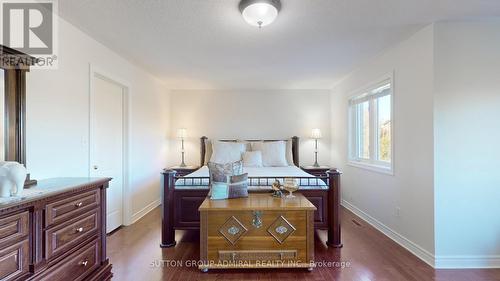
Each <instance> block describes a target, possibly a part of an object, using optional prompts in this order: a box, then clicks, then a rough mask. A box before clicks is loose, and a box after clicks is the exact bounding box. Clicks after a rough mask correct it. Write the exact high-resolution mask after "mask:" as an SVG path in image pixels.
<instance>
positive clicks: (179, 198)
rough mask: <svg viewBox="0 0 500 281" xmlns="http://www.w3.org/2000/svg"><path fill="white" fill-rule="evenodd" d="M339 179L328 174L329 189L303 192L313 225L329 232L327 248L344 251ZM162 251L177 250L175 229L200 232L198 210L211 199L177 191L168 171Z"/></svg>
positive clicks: (336, 174) (163, 191)
mask: <svg viewBox="0 0 500 281" xmlns="http://www.w3.org/2000/svg"><path fill="white" fill-rule="evenodd" d="M340 175H341V172H340V171H339V170H337V169H332V170H330V171H328V185H329V188H328V189H304V190H301V191H300V193H302V194H303V195H304V196H305V197H306V198H307V199H309V201H311V203H313V204H314V206H316V208H317V210H316V211H315V213H314V224H315V228H317V229H328V241H327V245H329V246H332V247H342V243H341V239H340V238H341V237H340ZM161 178H162V179H161V200H162V201H161V202H162V206H161V215H162V235H161V239H162V240H161V244H160V246H161V247H162V248H165V247H172V246H175V244H176V242H175V230H176V229H183V230H189V229H199V228H200V217H199V212H198V207H199V206H200V205H201V203H202V202H203V200H205V198H206V196H207V195H208V189H200V188H192V189H189V188H182V189H176V188H175V181H176V172H175V171H173V170H165V171H163V172H162V175H161Z"/></svg>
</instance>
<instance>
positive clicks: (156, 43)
mask: <svg viewBox="0 0 500 281" xmlns="http://www.w3.org/2000/svg"><path fill="white" fill-rule="evenodd" d="M281 1H282V10H281V12H280V14H279V16H278V18H277V20H276V21H275V22H274V23H273V24H271V25H269V26H267V27H264V28H262V29H261V30H259V29H258V28H255V27H253V26H250V25H248V24H247V23H245V21H244V20H243V18H242V17H241V14H240V13H239V10H238V3H239V0H149V1H147V0H146V1H139V0H136V1H133V0H106V1H103V0H85V1H82V0H64V1H59V10H60V14H61V16H62V17H63V18H64V19H66V20H67V21H69V22H71V23H73V24H74V25H75V26H77V27H78V28H80V29H82V30H83V31H85V32H86V33H88V34H89V35H90V36H92V37H93V38H95V39H96V40H98V41H100V42H102V43H103V44H105V45H106V46H108V47H109V48H111V49H113V50H115V51H117V52H118V53H120V54H121V55H122V56H124V57H126V58H128V59H129V60H131V61H132V62H134V63H136V64H139V65H141V66H142V67H144V68H145V69H147V70H148V71H149V72H151V73H152V74H154V75H155V76H157V77H159V78H160V79H162V80H163V81H165V83H166V84H167V86H168V87H169V88H172V89H243V88H246V89H265V88H267V89H329V88H331V87H332V86H333V85H334V84H335V82H336V81H338V80H339V79H341V78H342V77H343V76H345V75H346V74H348V73H349V72H350V71H352V70H353V69H354V68H355V67H356V65H359V64H360V63H362V62H363V61H366V60H367V59H369V58H371V57H373V56H375V55H377V54H379V53H380V52H381V51H382V50H384V49H385V48H387V47H390V46H392V45H394V44H395V43H397V42H399V41H401V40H402V39H404V38H406V37H408V36H410V35H411V34H413V33H414V32H415V31H417V30H418V29H420V28H421V27H423V26H424V25H426V24H428V23H431V22H434V21H438V20H454V19H468V18H478V17H491V16H498V15H500V1H499V0H281Z"/></svg>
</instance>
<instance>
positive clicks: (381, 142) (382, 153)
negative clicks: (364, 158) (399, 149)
mask: <svg viewBox="0 0 500 281" xmlns="http://www.w3.org/2000/svg"><path fill="white" fill-rule="evenodd" d="M377 107H378V108H377V111H378V158H379V159H378V160H380V161H386V162H390V161H391V139H392V138H391V96H390V95H386V96H383V97H380V98H378V99H377Z"/></svg>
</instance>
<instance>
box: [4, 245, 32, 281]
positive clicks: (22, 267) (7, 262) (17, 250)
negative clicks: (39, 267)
mask: <svg viewBox="0 0 500 281" xmlns="http://www.w3.org/2000/svg"><path fill="white" fill-rule="evenodd" d="M29 261H30V256H29V240H28V239H26V240H23V241H21V242H19V243H17V244H15V245H12V246H10V247H8V248H5V249H2V250H0V280H4V281H6V280H14V279H17V278H19V277H21V276H23V275H24V274H27V273H28V269H29Z"/></svg>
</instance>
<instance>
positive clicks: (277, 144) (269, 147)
mask: <svg viewBox="0 0 500 281" xmlns="http://www.w3.org/2000/svg"><path fill="white" fill-rule="evenodd" d="M252 150H253V151H256V150H259V151H262V164H263V165H264V167H286V166H288V162H287V160H286V143H285V142H284V141H266V142H254V143H252Z"/></svg>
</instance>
